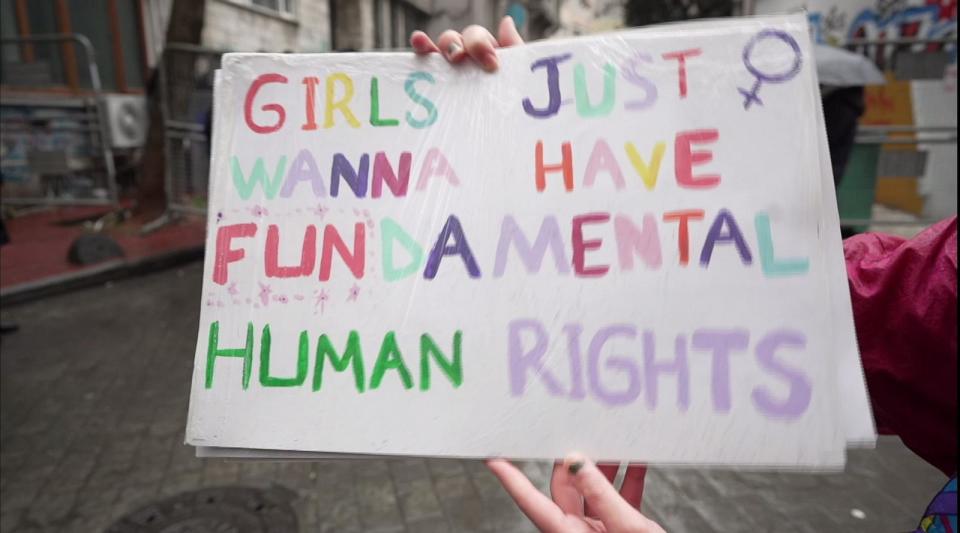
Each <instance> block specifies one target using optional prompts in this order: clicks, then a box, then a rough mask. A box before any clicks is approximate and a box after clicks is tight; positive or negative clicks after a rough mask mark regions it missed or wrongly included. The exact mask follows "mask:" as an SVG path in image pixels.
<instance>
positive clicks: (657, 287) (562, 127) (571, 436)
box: [188, 16, 869, 467]
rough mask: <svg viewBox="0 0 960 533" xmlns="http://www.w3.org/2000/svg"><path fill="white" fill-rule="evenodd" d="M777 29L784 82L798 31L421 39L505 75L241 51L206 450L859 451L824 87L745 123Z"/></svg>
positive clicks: (229, 86)
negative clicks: (749, 93) (844, 374)
mask: <svg viewBox="0 0 960 533" xmlns="http://www.w3.org/2000/svg"><path fill="white" fill-rule="evenodd" d="M511 30H512V31H511ZM766 30H775V31H777V32H781V33H783V34H784V35H788V36H789V38H790V39H791V40H792V42H794V43H795V44H797V46H799V49H800V56H797V55H796V54H795V53H794V49H793V47H792V46H778V47H776V48H769V49H767V48H765V49H764V50H763V54H760V52H759V50H760V48H759V46H760V45H757V47H758V48H757V50H758V51H757V52H755V53H754V52H751V54H753V55H750V58H751V62H750V65H752V66H754V67H760V68H761V69H762V70H758V71H759V72H762V73H764V75H765V76H770V75H771V72H774V71H773V70H769V69H767V66H768V64H771V63H768V59H770V60H772V61H773V63H772V64H774V65H778V66H779V65H785V66H787V67H790V66H791V65H792V64H793V63H794V62H795V60H796V59H797V58H798V57H802V56H808V55H809V53H810V43H809V38H808V37H807V35H806V33H805V32H806V22H805V19H803V17H801V16H797V17H773V18H769V19H753V20H751V21H749V22H743V21H725V22H710V23H703V24H694V25H690V26H685V27H681V26H670V27H666V28H663V29H656V30H652V31H647V30H640V31H634V32H627V33H624V34H622V35H618V36H615V37H612V38H592V39H583V40H570V41H559V42H545V43H536V44H533V45H529V46H524V47H512V48H508V49H504V50H500V51H497V50H496V49H495V48H494V47H495V46H498V45H501V44H517V43H519V42H520V41H519V38H518V36H516V35H515V29H514V28H512V26H511V24H510V21H509V20H507V21H505V22H504V23H503V24H502V25H501V31H500V39H499V40H494V39H493V38H492V37H491V36H490V35H489V34H488V33H485V32H484V31H481V30H479V29H476V28H471V29H468V30H465V32H464V35H459V34H456V33H453V32H450V33H446V34H445V35H444V36H443V37H442V38H441V42H440V44H439V45H437V44H434V43H433V42H432V41H430V40H429V38H427V37H426V36H425V35H417V36H414V38H413V42H414V44H415V46H416V47H417V49H418V50H419V51H421V52H437V51H441V50H445V51H446V54H445V55H446V56H447V58H448V60H449V61H451V62H454V63H456V62H460V61H464V60H466V58H471V60H477V61H478V62H479V63H480V64H481V65H483V66H486V67H487V68H492V67H493V66H494V63H493V62H492V61H491V57H493V56H492V55H491V54H499V58H500V61H499V62H498V63H497V64H498V67H499V70H500V73H499V74H498V75H497V76H489V75H486V74H484V73H482V72H479V71H478V70H477V69H471V68H451V67H450V66H449V65H448V64H447V61H446V60H443V59H440V58H439V57H436V56H435V55H428V56H426V57H423V56H421V57H414V56H412V55H406V54H370V55H363V56H357V55H354V54H338V55H318V56H315V55H284V56H272V55H264V54H232V55H229V56H226V57H225V59H224V63H223V65H224V66H223V71H222V72H221V74H220V78H219V81H218V84H217V92H216V98H217V106H218V107H217V108H218V110H222V112H219V113H218V115H217V118H216V121H217V122H216V124H215V127H214V129H215V134H214V137H215V142H214V144H215V146H214V151H213V153H214V155H213V168H212V178H211V206H210V211H211V213H216V215H217V216H216V217H214V216H211V218H210V221H209V224H210V231H209V239H210V243H209V246H208V257H207V264H206V271H205V279H204V284H205V285H204V308H203V313H202V316H201V325H200V330H201V335H200V339H199V342H198V346H197V360H196V370H195V374H194V386H193V392H192V396H191V398H192V400H191V413H190V419H189V423H188V439H189V441H190V442H191V443H193V444H198V445H202V446H214V447H225V448H257V449H272V450H298V451H312V452H328V453H365V454H404V455H452V456H472V457H486V456H512V457H531V458H532V457H540V458H552V457H557V456H559V455H562V454H564V453H566V452H567V451H568V450H570V449H581V450H584V451H586V452H587V453H588V454H590V455H591V456H593V457H597V458H598V459H601V460H612V461H617V460H635V461H666V462H684V463H698V464H704V463H707V464H717V463H722V464H751V465H789V466H796V465H808V466H811V465H812V466H821V467H832V466H837V465H839V464H842V461H843V448H844V444H845V442H846V440H847V439H848V438H849V434H847V433H846V429H845V426H844V425H841V419H840V417H839V415H838V414H837V409H836V406H837V405H838V404H839V405H857V406H859V405H861V404H860V403H857V402H846V401H842V402H841V401H840V396H841V393H840V391H839V390H838V384H837V381H838V378H837V376H838V374H840V373H841V371H840V370H838V362H837V361H842V362H843V364H844V365H845V366H844V368H845V369H846V370H850V371H851V372H852V373H855V372H856V371H857V369H858V368H859V367H858V364H857V363H856V361H857V359H856V352H855V348H854V349H853V351H851V350H850V349H849V346H850V345H851V343H850V342H848V340H849V339H850V338H852V330H847V329H845V327H844V326H843V324H844V321H843V320H842V317H843V316H845V315H844V313H849V309H848V308H849V303H848V302H847V303H845V302H844V301H843V299H842V298H838V297H837V296H836V295H840V294H842V292H841V291H844V290H845V284H844V283H845V282H844V280H843V265H842V258H840V257H837V256H836V255H833V254H834V253H835V252H834V251H832V246H833V242H834V241H833V240H832V239H833V238H834V235H833V234H834V231H835V230H837V231H838V228H837V227H836V224H835V223H834V222H833V220H834V217H835V216H836V213H835V201H833V200H832V197H830V196H829V194H830V193H831V191H832V189H829V190H828V189H826V188H825V186H828V185H829V184H830V183H832V179H830V177H829V175H828V174H824V170H823V169H825V168H827V167H826V166H824V165H823V163H824V162H825V161H828V159H827V156H826V154H825V143H824V141H823V139H822V138H820V137H818V135H817V132H820V131H822V123H821V122H820V120H821V119H820V116H819V111H818V94H817V91H816V83H815V79H814V77H813V72H812V70H811V69H810V68H809V62H802V61H801V62H799V63H798V65H799V67H798V68H799V71H798V72H796V73H792V74H790V76H789V77H790V79H783V80H782V81H780V82H778V83H777V84H776V85H772V86H771V87H769V88H767V87H764V91H765V94H764V96H768V94H767V93H772V94H775V95H776V98H767V99H766V100H765V102H764V106H763V107H762V108H761V107H751V108H750V109H749V110H745V109H744V107H745V106H744V103H743V101H742V99H741V98H740V93H739V92H738V87H740V86H742V84H743V77H744V75H749V74H750V73H751V71H750V70H749V68H746V66H745V64H744V63H743V61H742V54H743V51H744V49H745V48H749V47H750V45H749V43H750V42H751V40H752V39H755V38H756V36H757V35H758V32H762V31H766ZM784 42H785V41H783V40H782V39H780V38H770V39H764V40H763V43H766V44H770V43H773V44H777V45H782V44H784ZM458 46H459V47H461V48H462V51H459V50H458ZM768 54H772V56H769V55H768ZM761 55H762V57H763V58H765V59H763V60H761V59H760V58H761ZM791 70H793V68H792V67H791ZM774 73H775V74H777V75H780V76H781V77H782V75H783V73H782V72H781V71H780V70H777V71H776V72H774ZM771 83H772V82H771ZM754 96H756V95H755V94H754ZM748 111H749V112H748ZM827 172H828V171H827ZM827 209H829V210H833V212H832V213H830V212H829V211H826V210H827ZM838 235H839V234H837V238H839V237H838ZM845 306H846V309H845ZM838 317H840V318H838ZM851 375H852V374H851ZM851 383H852V384H853V387H852V388H850V387H847V388H845V389H843V391H844V392H843V394H844V395H845V396H846V395H852V396H858V395H859V394H861V393H863V389H862V383H860V385H859V388H858V387H857V384H856V383H855V382H853V381H851ZM848 391H852V392H848ZM864 403H865V402H864ZM864 415H865V416H869V413H868V412H867V411H865V409H860V408H859V407H858V408H856V409H853V410H852V411H851V416H850V418H851V419H855V420H857V421H859V420H861V418H862V417H863V416H864ZM654 429H655V431H653V430H654Z"/></svg>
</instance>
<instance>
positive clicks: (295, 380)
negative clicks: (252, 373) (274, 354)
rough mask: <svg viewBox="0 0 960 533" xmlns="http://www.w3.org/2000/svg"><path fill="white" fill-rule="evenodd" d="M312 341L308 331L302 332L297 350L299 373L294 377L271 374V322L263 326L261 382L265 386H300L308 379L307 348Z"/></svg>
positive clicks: (261, 338) (261, 337)
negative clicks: (278, 376)
mask: <svg viewBox="0 0 960 533" xmlns="http://www.w3.org/2000/svg"><path fill="white" fill-rule="evenodd" d="M309 344H310V341H309V340H308V339H307V332H306V331H301V332H300V347H299V349H298V350H297V375H296V376H294V377H292V378H277V377H273V376H271V375H270V324H267V325H266V326H263V333H261V334H260V384H261V385H263V386H264V387H299V386H300V385H303V382H304V380H306V379H307V349H308V345H309Z"/></svg>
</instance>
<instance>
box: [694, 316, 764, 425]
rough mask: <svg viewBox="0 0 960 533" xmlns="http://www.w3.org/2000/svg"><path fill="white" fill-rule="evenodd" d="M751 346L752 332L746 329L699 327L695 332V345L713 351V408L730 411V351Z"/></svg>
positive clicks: (711, 386)
mask: <svg viewBox="0 0 960 533" xmlns="http://www.w3.org/2000/svg"><path fill="white" fill-rule="evenodd" d="M749 346H750V333H749V332H747V330H745V329H730V330H718V329H698V330H697V331H694V332H693V347H694V348H696V349H697V350H709V351H712V352H713V365H712V367H713V368H712V370H711V375H712V376H713V378H712V380H711V382H710V383H711V385H710V393H711V395H712V396H713V410H714V411H716V412H718V413H729V412H730V352H732V351H733V350H740V351H742V350H746V349H747V348H748V347H749Z"/></svg>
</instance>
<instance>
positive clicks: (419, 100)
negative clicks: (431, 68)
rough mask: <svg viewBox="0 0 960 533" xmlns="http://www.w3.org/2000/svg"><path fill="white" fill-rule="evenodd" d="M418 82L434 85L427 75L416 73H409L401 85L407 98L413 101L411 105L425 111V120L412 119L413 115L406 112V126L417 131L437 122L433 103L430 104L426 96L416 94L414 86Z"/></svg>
mask: <svg viewBox="0 0 960 533" xmlns="http://www.w3.org/2000/svg"><path fill="white" fill-rule="evenodd" d="M419 80H424V81H427V82H430V83H436V81H435V80H434V79H433V76H431V75H430V74H429V73H427V72H421V71H417V72H411V73H410V76H409V77H408V78H407V81H406V82H405V83H404V84H403V89H404V90H405V91H407V96H409V97H410V99H411V100H413V103H415V104H420V105H422V106H423V108H424V109H426V110H427V118H425V119H423V120H417V119H415V118H414V117H413V113H411V112H409V111H407V124H410V125H411V126H413V127H414V128H417V129H423V128H426V127H427V126H430V125H431V124H433V123H434V122H436V121H437V106H435V105H433V102H431V101H430V100H429V99H428V98H427V97H426V96H423V95H421V94H420V93H418V92H417V89H416V87H414V85H415V84H416V83H417V81H419Z"/></svg>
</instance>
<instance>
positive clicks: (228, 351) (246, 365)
mask: <svg viewBox="0 0 960 533" xmlns="http://www.w3.org/2000/svg"><path fill="white" fill-rule="evenodd" d="M219 338H220V322H214V323H212V324H210V339H209V341H208V343H207V375H206V384H205V387H206V388H208V389H209V388H211V387H213V364H214V363H215V362H216V360H217V357H240V358H242V359H243V379H242V383H243V389H244V390H246V389H247V386H248V385H250V367H251V366H252V365H253V323H252V322H249V323H247V345H246V346H244V347H243V348H223V349H221V348H220V346H219Z"/></svg>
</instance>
